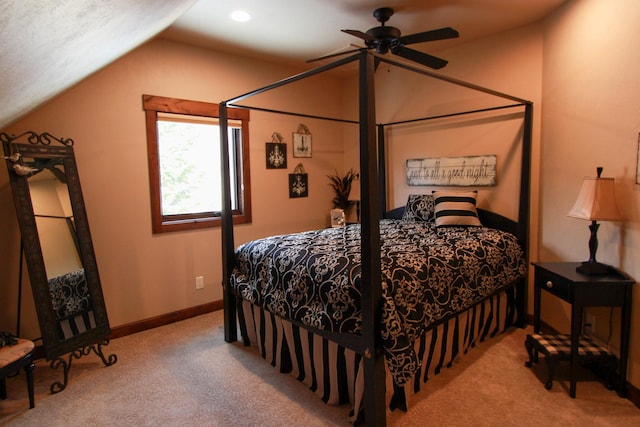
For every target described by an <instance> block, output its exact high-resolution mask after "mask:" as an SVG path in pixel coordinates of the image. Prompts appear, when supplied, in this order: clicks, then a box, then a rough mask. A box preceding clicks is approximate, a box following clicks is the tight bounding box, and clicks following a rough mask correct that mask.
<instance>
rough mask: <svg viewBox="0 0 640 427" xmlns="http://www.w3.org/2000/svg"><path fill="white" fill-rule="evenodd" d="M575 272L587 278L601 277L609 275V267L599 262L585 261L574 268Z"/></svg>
mask: <svg viewBox="0 0 640 427" xmlns="http://www.w3.org/2000/svg"><path fill="white" fill-rule="evenodd" d="M576 271H577V272H578V273H582V274H586V275H587V276H602V275H605V274H609V273H611V267H609V266H608V265H607V264H601V263H599V262H589V261H585V262H583V263H582V264H581V265H579V266H578V267H576Z"/></svg>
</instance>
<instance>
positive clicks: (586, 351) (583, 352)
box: [524, 334, 617, 390]
mask: <svg viewBox="0 0 640 427" xmlns="http://www.w3.org/2000/svg"><path fill="white" fill-rule="evenodd" d="M524 345H525V347H526V348H527V353H529V361H528V362H525V366H526V367H528V368H530V367H531V366H532V365H533V364H534V363H537V362H538V352H540V353H542V354H544V355H545V360H546V362H547V369H548V375H549V376H548V379H547V382H546V383H545V384H544V387H545V388H546V389H547V390H551V387H552V385H553V375H554V372H555V368H556V365H557V364H558V362H559V361H568V360H570V358H571V336H569V335H565V334H528V335H527V338H526V340H525V342H524ZM578 361H579V362H580V363H590V362H594V361H603V362H605V364H606V366H607V370H608V375H607V384H606V385H607V388H609V389H612V388H613V384H612V381H611V379H612V377H613V374H614V373H615V371H616V365H617V360H616V357H615V356H614V355H613V354H612V353H610V352H609V351H607V349H605V348H604V347H602V346H601V345H600V344H598V343H597V342H595V341H593V340H592V339H591V338H589V337H587V336H581V337H580V340H579V344H578Z"/></svg>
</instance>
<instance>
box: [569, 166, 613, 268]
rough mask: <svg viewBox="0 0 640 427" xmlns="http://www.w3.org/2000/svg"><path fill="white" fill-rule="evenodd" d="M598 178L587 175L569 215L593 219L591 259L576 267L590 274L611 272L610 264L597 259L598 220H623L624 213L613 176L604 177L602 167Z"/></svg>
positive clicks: (590, 241)
mask: <svg viewBox="0 0 640 427" xmlns="http://www.w3.org/2000/svg"><path fill="white" fill-rule="evenodd" d="M596 170H597V173H598V176H597V177H596V178H592V177H585V178H584V180H583V181H582V187H581V188H580V194H578V199H577V200H576V203H575V205H574V206H573V209H571V211H570V212H569V214H568V215H569V216H570V217H573V218H579V219H586V220H588V221H591V225H589V230H591V237H590V238H589V261H585V262H583V263H582V264H581V265H580V266H578V268H577V269H576V270H577V271H578V272H579V273H582V274H587V275H589V276H594V275H601V274H607V273H609V268H610V267H609V266H608V265H606V264H601V263H599V262H597V261H596V251H597V250H598V236H597V234H598V228H599V227H600V224H598V222H597V221H621V220H622V215H620V211H619V210H618V205H617V204H616V197H615V189H614V181H613V178H602V177H601V176H600V175H601V174H602V167H598V168H597V169H596Z"/></svg>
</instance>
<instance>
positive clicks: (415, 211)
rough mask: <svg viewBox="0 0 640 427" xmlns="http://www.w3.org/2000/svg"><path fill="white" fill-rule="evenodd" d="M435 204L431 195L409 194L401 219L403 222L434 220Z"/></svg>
mask: <svg viewBox="0 0 640 427" xmlns="http://www.w3.org/2000/svg"><path fill="white" fill-rule="evenodd" d="M434 214H435V203H434V199H433V195H432V194H410V195H409V199H408V200H407V205H406V206H405V209H404V214H403V215H402V219H403V220H405V221H425V222H433V221H434V220H435V215H434Z"/></svg>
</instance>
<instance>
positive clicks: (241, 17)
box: [229, 10, 251, 22]
mask: <svg viewBox="0 0 640 427" xmlns="http://www.w3.org/2000/svg"><path fill="white" fill-rule="evenodd" d="M229 16H231V19H233V20H234V21H236V22H247V21H251V15H249V12H245V11H244V10H234V11H233V12H231V14H230V15H229Z"/></svg>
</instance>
